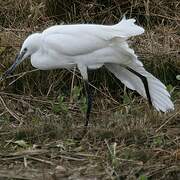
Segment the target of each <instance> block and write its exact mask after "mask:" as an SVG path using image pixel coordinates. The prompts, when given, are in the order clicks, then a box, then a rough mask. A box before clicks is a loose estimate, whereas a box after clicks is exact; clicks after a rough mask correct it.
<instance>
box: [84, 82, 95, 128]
mask: <svg viewBox="0 0 180 180" xmlns="http://www.w3.org/2000/svg"><path fill="white" fill-rule="evenodd" d="M85 88H86V93H87V111H86V121H85V124H84V126H85V127H87V126H88V124H89V116H90V112H91V109H92V101H93V100H92V94H91V90H90V86H89V83H88V81H85Z"/></svg>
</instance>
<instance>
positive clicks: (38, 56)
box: [2, 18, 174, 126]
mask: <svg viewBox="0 0 180 180" xmlns="http://www.w3.org/2000/svg"><path fill="white" fill-rule="evenodd" d="M143 32H144V29H143V28H142V27H140V26H138V25H136V24H135V19H126V18H123V19H122V20H121V21H120V22H119V23H117V24H115V25H98V24H74V25H55V26H52V27H49V28H47V29H45V30H44V31H43V32H42V33H34V34H32V35H30V36H28V37H27V39H26V40H25V41H24V43H23V44H22V48H21V50H20V53H19V54H18V55H17V57H16V60H15V62H14V64H13V65H12V66H11V67H10V68H9V69H8V70H7V71H6V72H5V73H4V74H3V76H2V77H3V78H4V77H6V76H8V75H9V74H10V73H12V71H14V69H15V68H16V67H17V65H19V64H20V63H21V62H22V61H23V60H24V59H26V58H27V57H31V64H32V66H34V67H35V68H38V69H40V70H48V69H58V68H59V69H60V68H67V69H71V68H73V67H75V66H77V67H78V69H79V71H80V73H81V75H82V77H83V79H84V81H85V87H86V92H87V104H88V106H87V112H86V122H85V126H87V125H88V121H89V115H90V111H91V106H92V96H91V91H90V87H89V83H88V70H89V69H98V68H100V67H102V66H105V67H106V68H107V69H108V70H109V71H110V72H111V73H113V74H114V75H115V76H116V77H117V78H118V79H119V80H120V81H121V82H122V83H124V84H125V86H127V87H128V88H130V89H132V90H136V91H137V92H138V93H139V94H140V95H142V96H143V97H144V98H146V99H147V100H148V101H149V104H150V105H153V106H154V107H155V108H156V109H157V111H163V112H167V111H170V110H173V109H174V105H173V103H172V101H171V99H170V94H169V93H168V91H167V90H166V87H165V85H164V84H163V83H162V82H161V81H160V80H158V79H157V78H155V77H154V76H153V75H152V74H150V73H149V72H147V71H146V70H145V69H144V67H143V64H142V62H140V61H139V60H138V58H137V55H136V54H135V53H134V50H133V49H131V48H130V47H129V46H128V43H127V39H128V38H130V37H132V36H136V35H140V34H142V33H143Z"/></svg>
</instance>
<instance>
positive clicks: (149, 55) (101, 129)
mask: <svg viewBox="0 0 180 180" xmlns="http://www.w3.org/2000/svg"><path fill="white" fill-rule="evenodd" d="M0 4H1V6H0V28H1V31H0V62H1V63H0V67H1V68H0V73H2V72H4V71H5V70H6V69H7V68H8V67H9V65H10V64H11V63H12V62H13V59H14V57H15V54H16V53H17V51H18V50H19V47H20V45H21V43H22V42H23V40H24V38H25V37H26V36H27V35H28V34H29V33H31V32H32V31H38V30H42V29H44V28H45V27H48V26H50V25H52V24H55V23H87V22H88V23H102V24H113V23H115V22H118V21H119V18H120V17H121V16H122V15H123V14H124V13H126V15H127V16H128V17H136V18H137V20H138V23H139V24H141V25H143V26H144V27H145V29H146V33H145V34H144V35H142V36H139V37H136V38H133V39H132V46H133V47H134V48H135V50H136V52H137V53H138V55H139V58H140V59H141V60H142V61H143V62H144V64H145V66H146V68H147V69H148V70H149V71H150V72H152V73H153V74H155V75H156V76H157V77H158V78H160V79H161V80H162V81H163V82H164V83H165V84H166V85H168V89H169V90H170V92H171V94H172V99H173V101H174V102H175V106H176V110H175V111H174V112H171V113H168V114H161V113H157V112H155V111H154V110H153V109H149V107H148V105H147V104H146V102H145V101H144V100H143V99H142V98H141V97H139V96H137V95H136V94H135V93H132V92H131V91H128V90H125V89H124V87H123V86H122V85H121V84H120V83H119V82H118V81H117V80H116V79H115V78H114V77H113V76H112V75H111V74H109V73H107V72H105V71H104V70H103V69H102V70H99V71H100V73H99V72H98V73H95V72H91V73H90V78H91V83H92V84H93V85H94V86H95V88H93V90H94V101H95V102H94V107H93V114H92V117H91V124H90V127H89V129H88V133H87V134H86V135H85V136H84V137H82V131H83V121H84V109H85V102H84V100H85V96H84V91H83V84H82V82H81V79H80V78H79V74H78V73H77V76H75V77H74V80H73V75H72V73H70V72H67V71H66V70H61V71H60V70H56V71H46V72H41V71H34V70H33V68H32V67H31V65H30V63H29V62H28V61H27V62H26V63H24V64H23V65H21V66H20V67H19V68H17V70H16V72H15V73H14V75H13V76H11V77H10V78H8V79H7V80H6V81H3V82H1V87H0V88H1V91H0V179H52V180H56V179H122V180H123V179H140V180H146V179H163V180H166V179H172V180H174V179H179V178H180V168H179V167H180V146H179V145H180V141H179V140H180V133H179V132H180V126H179V123H180V111H179V109H180V93H179V92H180V91H179V90H180V84H179V82H180V81H178V80H177V79H176V76H177V75H178V74H180V61H179V58H180V57H179V53H180V41H179V39H180V38H179V33H180V32H179V23H180V4H179V2H178V1H177V0H172V1H171V2H169V1H166V0H153V1H149V0H146V1H144V0H139V1H130V0H129V1H116V0H113V1H108V0H103V1H101V0H96V1H95V0H92V1H86V0H82V1H77V0H73V1H65V0H60V1H57V0H52V1H50V0H46V1H43V2H42V1H38V0H35V1H31V0H27V1H23V0H7V1H3V0H0ZM44 80H45V81H44ZM72 82H73V84H72Z"/></svg>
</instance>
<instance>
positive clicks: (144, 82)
mask: <svg viewBox="0 0 180 180" xmlns="http://www.w3.org/2000/svg"><path fill="white" fill-rule="evenodd" d="M126 68H127V69H128V70H129V71H130V72H132V73H133V74H135V75H136V76H138V77H139V78H140V79H141V81H142V82H143V84H144V88H145V92H146V96H147V99H148V102H149V104H150V105H151V106H152V100H151V95H150V92H149V85H148V81H147V78H146V77H145V76H143V75H142V74H140V73H138V72H136V71H134V70H133V69H131V68H130V67H126Z"/></svg>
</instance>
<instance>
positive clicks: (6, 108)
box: [0, 96, 22, 123]
mask: <svg viewBox="0 0 180 180" xmlns="http://www.w3.org/2000/svg"><path fill="white" fill-rule="evenodd" d="M0 101H1V103H2V105H3V106H4V108H5V110H6V111H7V112H8V113H9V114H10V115H11V116H12V117H14V118H15V119H16V120H18V121H19V122H20V123H22V119H20V118H19V117H18V116H17V114H15V113H14V112H12V111H11V110H10V109H9V108H8V107H7V106H6V103H5V102H4V100H3V98H2V97H1V96H0Z"/></svg>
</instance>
